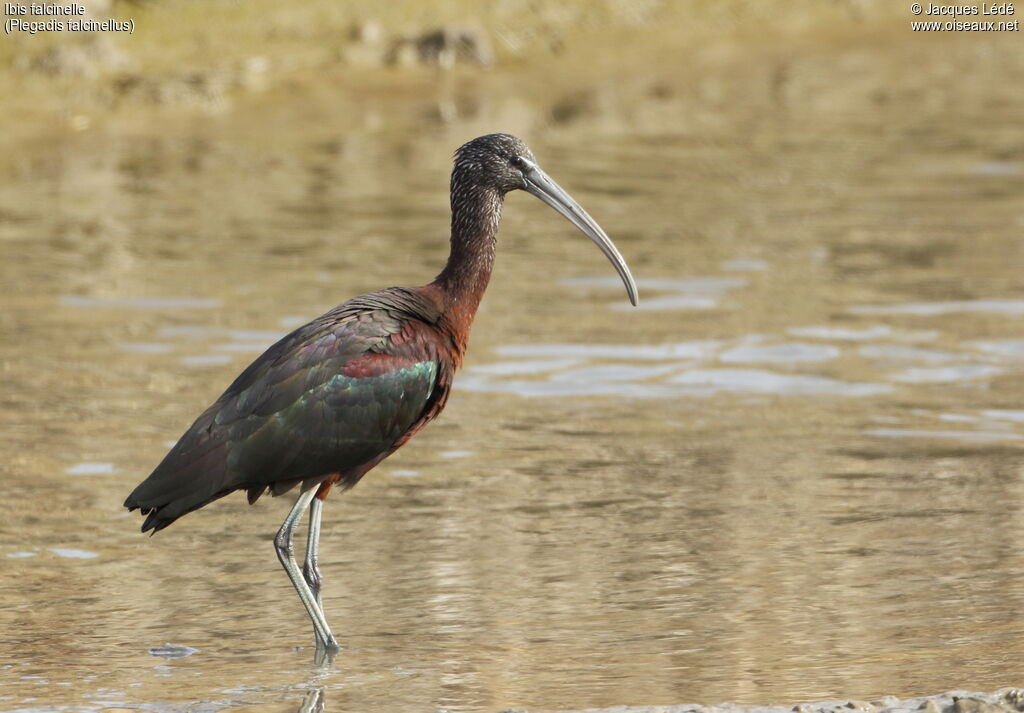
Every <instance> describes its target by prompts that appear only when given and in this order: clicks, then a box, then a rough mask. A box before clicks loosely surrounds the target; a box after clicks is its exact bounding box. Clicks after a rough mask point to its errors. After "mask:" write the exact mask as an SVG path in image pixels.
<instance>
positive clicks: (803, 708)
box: [502, 688, 1024, 713]
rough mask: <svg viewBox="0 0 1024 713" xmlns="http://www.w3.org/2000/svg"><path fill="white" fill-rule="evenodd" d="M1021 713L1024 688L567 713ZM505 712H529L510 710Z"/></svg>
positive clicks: (567, 712) (1023, 705) (589, 709)
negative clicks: (874, 697)
mask: <svg viewBox="0 0 1024 713" xmlns="http://www.w3.org/2000/svg"><path fill="white" fill-rule="evenodd" d="M918 711H921V712H922V713H1018V712H1019V711H1024V688H1002V689H1000V690H998V691H995V692H994V693H976V692H973V691H948V692H946V693H940V694H938V695H935V696H921V697H920V698H904V699H899V698H896V697H895V696H884V697H882V698H879V699H876V700H873V701H860V700H853V699H840V700H834V701H816V702H814V703H799V704H797V705H793V706H791V705H775V706H757V705H752V706H744V705H736V704H733V703H718V704H715V705H709V706H705V705H692V704H680V705H669V706H613V707H611V708H584V709H580V710H574V711H565V712H564V713H917V712H918ZM502 713H527V712H526V711H523V710H519V709H508V710H505V711H502Z"/></svg>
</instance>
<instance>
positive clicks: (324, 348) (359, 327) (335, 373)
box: [125, 288, 454, 531]
mask: <svg viewBox="0 0 1024 713" xmlns="http://www.w3.org/2000/svg"><path fill="white" fill-rule="evenodd" d="M438 320H439V310H438V307H437V305H436V304H435V303H434V301H433V300H432V299H431V298H430V296H429V295H428V294H427V293H426V292H425V291H424V290H422V289H417V288H390V289H387V290H381V291H379V292H373V293H369V294H366V295H361V296H360V297H356V298H353V299H351V300H349V301H348V302H345V303H344V304H342V305H339V306H338V307H336V308H335V309H333V310H331V311H330V312H328V313H326V314H324V315H323V316H321V317H319V318H317V319H316V320H314V321H312V322H310V323H309V324H306V325H304V326H302V327H299V328H298V329H296V330H295V331H293V332H292V333H290V334H288V335H287V336H285V337H283V338H282V339H281V340H280V341H278V342H277V343H276V344H274V345H273V346H271V347H270V348H269V349H268V350H267V351H266V352H264V353H263V355H261V356H260V357H259V358H258V359H256V360H255V361H254V362H253V363H252V364H250V365H249V367H248V368H246V369H245V371H243V372H242V373H241V374H240V375H239V376H238V378H237V379H235V381H234V382H233V383H232V384H231V386H229V387H228V389H227V390H226V391H225V392H224V393H223V394H222V395H221V397H220V398H218V399H217V401H216V402H214V404H213V405H212V406H210V407H209V408H208V409H206V411H204V412H203V414H202V415H200V416H199V418H198V419H196V422H195V423H194V424H192V427H191V428H189V429H188V431H186V432H185V434H184V435H183V436H182V437H181V438H180V439H179V440H178V442H177V443H176V444H175V445H174V447H173V448H172V449H171V451H170V452H169V453H168V454H167V456H166V457H165V458H164V459H163V461H162V462H161V463H160V465H158V466H157V468H156V469H155V470H154V471H153V473H152V474H151V475H150V476H149V477H148V478H147V479H146V480H145V481H143V482H142V483H141V484H140V485H139V486H138V487H137V488H136V489H135V490H134V491H133V492H132V494H131V495H130V496H129V497H128V499H127V500H126V501H125V506H126V507H128V508H129V509H135V508H141V510H142V513H143V514H145V515H148V517H147V519H146V521H145V523H144V524H143V527H142V529H143V531H146V530H150V529H152V530H154V531H155V530H160V529H162V528H164V527H166V526H167V525H169V524H170V523H171V522H173V521H174V520H175V519H177V518H179V517H181V516H182V515H184V514H186V513H188V512H191V511H192V510H196V509H198V508H200V507H202V506H203V505H206V504H207V503H209V502H211V501H213V500H216V499H217V498H220V497H223V496H224V495H227V494H228V493H230V492H232V491H235V490H246V491H248V495H249V501H250V502H254V501H255V500H256V498H258V497H259V496H260V494H262V493H263V492H264V491H265V490H266V489H268V488H269V489H271V491H272V492H273V494H275V495H276V494H279V493H282V492H285V491H286V490H288V489H290V488H292V487H294V486H295V485H298V484H300V483H301V484H302V485H303V488H308V487H312V486H314V485H316V484H318V483H320V482H322V481H324V480H325V479H327V478H328V477H331V476H332V475H334V474H338V477H339V478H340V481H341V483H342V484H343V486H346V487H351V486H352V485H354V484H355V483H356V482H357V481H358V480H359V478H361V477H362V475H363V474H364V473H365V472H366V471H367V470H369V469H370V468H372V467H373V466H374V465H376V464H377V463H379V462H380V461H381V460H382V459H383V458H385V457H386V456H387V455H389V454H390V453H392V452H393V451H394V450H395V449H396V448H397V447H398V446H400V445H401V444H402V443H404V442H405V441H406V440H408V438H410V437H411V436H412V435H413V434H414V433H416V432H417V431H418V430H419V429H420V428H422V426H423V425H425V424H426V423H427V422H428V421H429V420H430V419H432V418H433V417H434V416H436V415H437V413H439V412H440V410H441V409H442V408H443V406H444V403H445V401H446V399H447V396H448V391H449V389H450V385H451V380H452V372H453V370H454V364H453V362H452V359H451V356H450V355H451V352H452V349H453V347H452V345H451V344H449V343H448V341H447V339H446V337H445V336H444V333H443V331H440V330H438V328H437V324H438Z"/></svg>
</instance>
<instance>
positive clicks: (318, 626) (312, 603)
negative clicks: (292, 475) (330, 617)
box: [274, 488, 339, 650]
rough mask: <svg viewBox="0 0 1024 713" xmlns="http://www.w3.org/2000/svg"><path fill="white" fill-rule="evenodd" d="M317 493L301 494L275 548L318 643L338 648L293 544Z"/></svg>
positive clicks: (329, 647)
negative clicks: (295, 555)
mask: <svg viewBox="0 0 1024 713" xmlns="http://www.w3.org/2000/svg"><path fill="white" fill-rule="evenodd" d="M315 494H316V489H315V488H310V489H309V490H307V491H306V492H304V493H302V494H301V495H299V499H298V500H297V501H296V502H295V507H293V508H292V510H291V512H290V513H288V517H286V518H285V519H284V523H282V525H281V529H280V530H278V531H277V536H276V537H275V538H274V548H275V549H276V550H277V558H278V559H279V560H281V565H282V566H283V567H284V571H285V572H287V573H288V578H289V579H290V580H292V585H293V586H294V587H295V591H297V592H298V593H299V599H301V600H302V604H303V605H304V606H305V607H306V612H307V613H308V614H309V618H310V619H312V620H313V629H314V631H316V636H317V645H318V646H324V647H326V648H328V649H335V650H336V649H338V648H339V647H338V641H337V640H336V639H335V638H334V634H332V633H331V627H330V626H329V625H328V624H327V618H326V617H325V616H324V612H323V610H322V609H321V608H320V606H319V605H318V604H317V603H316V598H315V597H314V596H313V593H312V592H311V591H310V590H309V585H308V584H306V580H305V579H304V578H303V576H302V572H300V571H299V565H298V564H296V563H295V557H294V553H295V548H294V547H293V546H292V531H293V530H294V529H295V525H296V523H298V521H299V518H301V517H302V513H303V512H304V511H305V510H306V508H308V507H309V502H310V500H312V499H313V496H314V495H315Z"/></svg>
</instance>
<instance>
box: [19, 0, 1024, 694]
mask: <svg viewBox="0 0 1024 713" xmlns="http://www.w3.org/2000/svg"><path fill="white" fill-rule="evenodd" d="M87 7H88V12H89V13H90V16H91V17H92V18H94V19H97V20H103V19H107V18H111V17H112V18H116V19H118V20H120V21H128V20H131V21H132V23H133V27H134V31H133V32H131V33H129V32H119V31H107V32H103V31H97V32H69V31H65V32H61V33H45V32H43V33H37V34H29V33H27V32H12V33H9V34H6V35H4V37H3V38H2V41H0V147H2V150H0V177H2V178H0V180H2V182H3V190H2V191H0V246H2V250H3V260H2V261H0V271H2V273H0V274H2V282H3V285H4V289H3V294H4V296H3V298H2V300H3V309H2V311H0V330H2V333H3V339H2V341H0V370H2V375H3V381H2V389H0V398H2V399H3V407H2V409H0V443H2V448H3V458H2V460H0V473H2V478H3V481H2V482H3V486H4V488H3V492H4V495H3V497H2V498H0V573H2V576H0V710H19V711H43V710H45V711H65V710H67V711H71V710H73V711H94V710H118V709H138V708H143V709H146V710H159V711H165V710H168V711H169V710H194V711H213V710H241V709H249V708H251V709H253V710H267V711H289V710H295V709H297V707H298V706H299V705H300V703H301V702H302V701H303V699H304V697H305V696H307V694H308V693H309V692H310V691H315V690H322V691H323V694H324V697H325V700H326V704H327V707H328V709H333V710H341V709H343V708H350V709H361V710H370V711H374V710H394V709H403V710H415V711H439V710H446V711H497V710H500V709H502V708H507V707H513V706H514V707H518V708H527V709H530V710H533V711H537V710H558V709H576V708H586V707H597V706H610V705H621V704H637V705H640V704H647V705H652V704H672V703H687V702H703V703H712V702H716V701H724V700H728V701H734V702H738V703H751V704H753V703H760V704H766V703H795V702H799V701H802V700H814V699H824V698H838V697H854V698H862V699H871V698H874V697H878V696H882V695H887V694H892V695H897V696H911V695H924V694H931V693H937V692H940V691H944V690H949V689H954V688H967V689H979V690H995V689H998V688H1000V687H1002V686H1009V685H1021V684H1022V683H1024V663H1022V662H1024V636H1022V634H1024V631H1022V629H1024V625H1022V624H1021V612H1022V607H1024V538H1022V537H1021V531H1022V524H1024V523H1022V520H1021V514H1020V513H1021V507H1022V499H1024V481H1022V464H1024V458H1022V457H1024V451H1022V447H1024V404H1022V399H1021V396H1022V395H1024V291H1022V287H1024V284H1022V281H1024V278H1022V274H1024V272H1022V270H1021V267H1022V261H1024V255H1022V249H1021V241H1020V234H1021V230H1022V228H1024V201H1022V189H1024V129H1022V122H1021V117H1022V116H1024V92H1022V91H1021V86H1022V80H1024V52H1022V43H1021V35H1020V33H1019V32H1015V31H1004V32H915V31H912V29H911V22H912V21H914V20H933V19H936V18H930V17H928V16H921V17H917V16H914V15H913V14H912V13H911V10H910V3H899V2H895V3H894V2H888V1H884V0H878V1H872V0H846V1H840V0H832V1H828V0H815V1H813V2H811V1H809V0H808V1H803V0H794V1H792V2H785V3H783V2H778V3H767V2H747V1H744V0H719V1H717V2H711V1H710V0H708V1H702V0H690V1H687V2H670V1H668V0H663V1H659V0H600V1H595V2H584V1H583V0H567V1H565V2H558V3H545V2H536V1H533V0H500V1H498V2H493V3H475V2H462V1H451V2H444V1H442V0H435V1H433V2H424V3H379V2H368V1H359V0H353V1H351V2H344V3H338V2H329V1H328V0H310V1H308V2H304V3H280V2H271V1H270V0H247V1H246V2H244V3H239V2H227V1H222V0H204V1H202V2H200V1H199V0H194V1H190V0H180V1H179V0H151V1H148V2H142V1H140V2H113V3H111V2H103V1H102V0H95V1H93V2H89V3H87ZM1019 12H1020V11H1018V13H1019ZM4 19H5V20H6V19H9V16H8V17H5V18H4ZM29 19H40V18H29ZM942 19H943V20H945V19H946V18H942ZM968 19H971V18H968ZM977 19H979V20H984V19H987V18H977ZM995 19H1003V20H1010V21H1013V20H1015V19H1017V18H1016V16H1014V15H1012V14H1011V15H1009V16H1006V17H1002V18H995ZM493 131H507V132H511V133H514V134H517V135H519V136H521V137H522V138H523V139H525V140H526V141H527V142H528V143H529V144H530V145H531V147H532V148H533V150H534V152H535V154H536V155H537V157H538V159H539V160H540V163H541V165H542V166H543V167H544V168H545V169H546V170H547V171H548V172H549V173H550V174H551V175H552V176H553V177H554V178H555V179H556V180H557V181H559V182H560V183H561V184H562V185H563V186H564V187H565V188H566V189H568V190H569V191H570V192H571V193H572V194H573V195H574V196H575V197H576V198H577V199H578V200H579V201H580V203H581V204H582V205H583V206H584V207H586V208H587V210H588V211H589V212H590V213H591V214H592V215H593V216H594V217H595V218H596V219H597V220H598V221H599V222H600V223H601V224H602V225H603V227H604V228H605V229H606V230H607V232H608V233H609V234H610V235H611V236H612V237H613V239H614V240H615V242H616V243H617V245H618V246H619V248H620V249H621V251H622V253H623V254H624V255H625V256H626V258H627V260H628V261H629V263H630V265H631V267H632V269H633V272H634V274H635V275H636V276H637V278H638V282H639V285H640V291H641V303H640V306H639V308H638V309H632V308H630V307H629V305H628V303H627V302H626V300H625V297H624V295H623V291H622V288H621V284H620V283H619V281H618V278H617V277H616V276H615V274H614V272H613V271H612V270H611V268H610V266H609V265H608V264H607V262H606V261H605V260H604V258H603V257H602V256H601V255H600V253H599V252H598V251H597V250H595V249H594V248H593V246H592V245H590V243H589V242H588V241H587V240H586V239H585V238H584V237H583V236H581V235H579V234H578V233H576V232H575V231H574V229H573V228H572V227H571V226H570V225H569V224H568V223H566V222H565V221H563V220H561V219H560V218H559V217H558V216H556V215H555V214H554V213H552V212H551V211H549V210H547V209H546V208H545V207H544V206H542V205H541V204H540V203H539V202H537V201H534V200H532V199H530V198H528V197H526V196H525V195H523V194H513V195H510V196H509V199H508V201H507V202H506V208H505V219H504V222H503V225H502V230H501V235H500V240H499V249H498V258H497V267H496V271H495V274H494V277H493V279H492V283H491V287H490V290H489V292H488V295H487V298H486V299H485V301H484V304H483V306H482V309H481V312H480V313H479V314H478V316H477V322H476V327H475V330H474V334H473V340H472V342H471V345H470V351H469V355H468V358H467V363H466V368H465V370H464V371H463V373H461V374H460V376H459V378H457V379H456V384H455V390H454V393H453V395H452V398H451V401H450V403H449V406H448V408H447V410H446V412H445V413H444V414H443V415H442V417H441V418H440V419H439V420H438V422H436V423H435V424H433V425H432V426H431V427H429V428H428V429H426V430H425V431H424V432H423V433H422V434H420V435H419V436H417V438H416V439H414V440H413V441H412V442H411V443H410V444H409V445H408V446H406V447H405V448H403V449H402V450H401V451H400V452H399V453H397V454H396V455H394V456H393V457H391V458H390V459H388V460H387V461H385V462H384V463H383V464H382V465H381V466H380V467H378V468H377V469H376V470H375V471H373V472H372V473H371V474H370V475H369V476H368V477H367V478H366V479H365V480H364V481H363V482H362V483H360V485H359V486H358V487H357V488H356V489H354V490H353V491H351V492H350V493H346V494H344V496H340V494H336V495H335V497H333V498H331V499H330V500H329V501H328V503H327V507H326V510H325V521H324V533H323V542H322V547H321V562H322V567H323V570H324V576H325V579H326V585H325V592H324V597H325V604H326V610H327V612H328V614H329V616H330V619H331V622H332V625H333V627H334V630H335V633H336V634H337V635H338V637H339V639H340V641H341V643H342V644H343V646H345V650H344V651H343V652H342V653H341V654H340V655H339V656H338V657H337V658H336V659H335V660H334V661H333V663H329V664H326V665H316V664H315V663H314V661H313V654H312V637H311V632H310V626H309V623H308V620H307V618H306V615H305V613H304V611H303V610H302V608H301V606H300V605H299V603H298V601H297V599H296V597H295V596H294V594H293V592H292V591H291V588H290V585H289V583H288V581H287V579H286V577H285V576H284V575H283V574H282V573H281V571H280V568H279V566H278V564H277V561H276V558H275V557H274V554H273V551H272V544H271V538H272V535H273V533H274V532H275V530H276V528H277V526H278V525H279V523H280V521H281V520H282V519H283V517H284V515H285V513H286V512H287V510H288V508H289V507H290V505H291V498H290V497H287V498H279V499H275V500H271V499H269V498H266V499H264V500H261V501H260V502H259V503H258V504H257V505H255V506H253V507H252V508H250V507H248V506H247V505H246V504H245V500H244V498H243V497H242V496H241V495H237V496H231V497H228V498H225V499H223V500H221V501H218V502H217V503H214V504H212V505H210V506H208V507H206V508H204V509H203V510H201V511H199V512H197V513H195V514H192V515H190V516H189V517H188V518H185V519H184V520H182V521H181V522H179V523H176V524H175V526H174V527H172V528H170V529H168V530H167V531H165V532H162V533H160V535H159V536H158V537H156V538H154V539H149V538H144V537H142V536H140V535H139V534H138V526H139V524H140V520H139V518H138V516H137V513H136V514H133V515H128V514H126V513H125V512H123V511H122V509H121V503H122V501H123V499H124V497H125V496H126V494H127V493H128V492H129V491H130V490H131V488H132V487H134V485H135V484H136V483H137V482H138V481H140V480H141V479H142V478H144V477H145V476H146V475H148V473H149V472H150V471H151V470H152V468H153V467H154V466H155V465H156V464H157V463H158V462H159V460H160V458H161V457H162V456H163V454H164V453H165V452H166V450H167V449H168V447H169V445H170V444H171V443H173V442H174V440H175V439H176V438H177V437H178V436H179V435H180V434H181V433H182V432H183V431H184V430H185V428H187V427H188V425H189V424H190V423H191V422H192V419H193V418H195V416H196V415H198V413H199V412H200V411H201V410H202V409H203V408H204V407H205V406H207V405H208V404H209V403H210V402H212V400H213V399H214V398H216V396H217V395H219V394H220V392H221V391H222V390H223V389H224V388H225V387H226V386H227V384H228V383H230V381H231V380H232V379H233V378H234V377H235V375H236V374H237V373H238V372H239V371H240V370H241V369H242V368H243V367H244V366H245V365H246V364H247V363H248V362H249V361H250V360H252V359H253V358H255V357H256V356H257V355H258V354H259V353H260V352H261V351H262V350H263V349H265V348H266V347H267V346H268V345H269V344H271V343H272V342H273V341H275V340H276V339H277V338H278V337H279V336H281V335H283V334H284V333H286V332H287V331H289V330H290V329H291V328H293V327H295V326H297V325H299V324H301V323H303V322H304V321H306V320H308V319H310V318H313V317H315V316H316V315H318V314H320V313H321V312H323V311H325V310H326V309H328V308H330V307H332V306H334V305H335V304H337V303H339V302H341V301H343V300H345V299H347V298H349V297H351V296H353V295H355V294H358V293H361V292H365V291H368V290H373V289H378V288H380V287H384V286H388V285H417V284H423V283H426V282H428V281H430V280H431V279H432V278H433V276H434V275H435V274H436V273H437V272H438V271H439V270H440V269H441V267H442V265H443V263H444V259H445V257H446V255H447V239H448V194H447V190H448V175H449V171H450V167H451V163H450V162H451V156H452V153H453V152H454V150H455V149H456V148H457V147H458V146H459V145H460V144H461V143H463V142H465V141H467V140H468V139H470V138H473V137H474V136H477V135H479V134H484V133H490V132H493ZM165 644H170V646H165Z"/></svg>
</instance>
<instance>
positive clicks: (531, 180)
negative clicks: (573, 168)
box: [452, 134, 637, 305]
mask: <svg viewBox="0 0 1024 713" xmlns="http://www.w3.org/2000/svg"><path fill="white" fill-rule="evenodd" d="M471 187H472V188H483V189H490V190H494V191H497V192H498V194H499V195H502V196H503V195H505V194H506V193H508V192H509V191H514V190H517V189H521V190H524V191H526V192H527V193H530V194H531V195H534V196H536V197H537V198H540V199H541V200H542V201H544V202H545V203H547V204H548V205H549V206H551V207H552V208H554V209H555V210H556V211H558V212H559V213H561V214H562V215H563V216H565V217H566V218H568V219H569V221H570V222H571V223H572V224H573V225H575V226H576V227H577V228H579V229H580V230H581V231H582V232H583V234H584V235H586V236H587V237H588V238H590V239H591V240H593V241H594V242H595V243H596V244H597V246H598V247H599V248H600V249H601V252H603V253H604V254H605V257H607V258H608V260H609V261H611V263H612V265H613V266H614V267H615V270H616V272H618V273H619V277H621V278H622V282H623V284H625V286H626V294H627V295H628V296H629V301H630V302H631V303H633V305H636V303H637V289H636V281H634V280H633V275H632V274H630V272H629V266H627V265H626V261H625V259H623V257H622V255H621V254H620V253H619V251H618V249H617V248H616V247H615V245H614V243H612V241H611V238H609V237H608V235H607V234H606V233H605V232H604V230H602V229H601V226H600V225H598V224H597V221H595V220H594V219H593V218H591V217H590V215H589V214H588V213H587V212H586V211H585V210H583V208H581V207H580V205H579V203H577V202H576V201H575V200H573V198H572V196H570V195H569V194H568V193H566V192H565V190H564V189H563V188H562V187H561V186H559V185H558V184H557V183H555V182H554V181H553V180H552V179H551V177H550V176H548V175H547V174H546V173H544V171H542V170H541V168H540V166H538V165H537V159H536V158H534V156H533V152H532V151H530V147H529V146H527V145H526V144H525V143H524V142H523V141H522V140H521V139H518V138H516V137H515V136H512V135H510V134H487V135H486V136H478V137H477V138H475V139H473V140H472V141H469V142H467V143H465V144H463V145H462V146H461V147H459V150H458V151H456V152H455V166H454V168H453V171H452V199H453V201H454V200H457V198H458V195H459V193H460V191H461V190H470V189H471Z"/></svg>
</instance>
